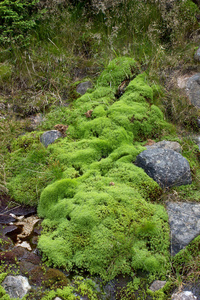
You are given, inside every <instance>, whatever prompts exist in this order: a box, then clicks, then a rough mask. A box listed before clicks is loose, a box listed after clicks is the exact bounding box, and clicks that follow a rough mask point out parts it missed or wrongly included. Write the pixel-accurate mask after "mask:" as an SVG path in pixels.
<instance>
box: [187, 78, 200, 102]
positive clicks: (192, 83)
mask: <svg viewBox="0 0 200 300" xmlns="http://www.w3.org/2000/svg"><path fill="white" fill-rule="evenodd" d="M186 90H187V93H188V96H189V99H190V101H191V103H192V104H193V105H194V106H196V107H197V108H200V73H197V74H195V75H193V76H192V77H190V78H189V79H188V80H187V83H186Z"/></svg>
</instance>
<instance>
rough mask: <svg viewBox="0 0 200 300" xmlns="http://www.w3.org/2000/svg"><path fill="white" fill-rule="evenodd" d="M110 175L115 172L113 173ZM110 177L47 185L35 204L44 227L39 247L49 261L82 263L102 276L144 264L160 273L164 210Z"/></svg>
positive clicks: (164, 256) (165, 236)
mask: <svg viewBox="0 0 200 300" xmlns="http://www.w3.org/2000/svg"><path fill="white" fill-rule="evenodd" d="M113 177H114V176H113ZM113 177H106V176H103V177H102V176H100V175H97V172H96V173H95V172H93V174H92V172H91V174H90V175H89V176H88V178H86V177H85V178H84V179H81V178H80V179H73V180H69V179H66V180H62V181H58V182H55V183H54V184H53V185H50V186H48V187H47V188H46V189H45V190H44V191H43V193H42V195H41V199H40V203H39V206H38V213H39V215H40V216H42V217H44V218H46V220H45V221H44V222H43V226H44V231H45V233H44V234H43V235H42V236H41V238H40V240H39V244H38V247H39V248H40V249H41V250H42V251H43V253H44V255H45V257H46V258H47V259H48V263H49V264H54V265H56V266H59V267H64V268H66V269H67V270H71V269H72V268H74V267H78V268H84V269H86V270H88V271H89V272H90V273H91V274H99V275H100V276H101V277H102V278H103V279H104V280H109V279H112V278H114V277H115V276H116V275H118V274H120V273H124V274H125V273H127V274H131V273H132V272H133V270H134V271H135V270H140V269H141V270H143V271H147V272H150V273H153V274H155V273H159V274H162V273H164V272H165V267H166V263H167V256H168V247H169V232H168V226H167V214H166V212H165V209H164V208H163V207H162V206H159V205H153V204H151V203H147V202H146V201H145V200H144V198H143V197H142V196H141V195H140V194H139V192H138V191H137V190H136V189H134V188H132V187H129V186H128V185H127V184H125V183H120V182H117V181H116V182H115V184H114V185H112V184H111V185H110V182H111V180H112V179H113Z"/></svg>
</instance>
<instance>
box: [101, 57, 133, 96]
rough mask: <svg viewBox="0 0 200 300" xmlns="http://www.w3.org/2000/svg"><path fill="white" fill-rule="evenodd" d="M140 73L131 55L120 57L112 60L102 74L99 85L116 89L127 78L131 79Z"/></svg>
mask: <svg viewBox="0 0 200 300" xmlns="http://www.w3.org/2000/svg"><path fill="white" fill-rule="evenodd" d="M137 73H138V68H137V64H136V62H135V61H134V59H132V58H129V57H123V58H122V57H118V58H116V59H114V60H112V61H111V62H110V63H109V65H108V66H107V68H106V69H105V70H104V71H103V72H102V74H101V75H100V77H99V79H98V81H97V86H100V87H101V86H104V87H110V88H111V89H112V90H113V91H116V89H117V87H118V86H119V85H120V83H122V81H123V80H125V79H131V78H133V77H134V76H135V75H136V74H137Z"/></svg>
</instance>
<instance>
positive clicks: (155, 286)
mask: <svg viewBox="0 0 200 300" xmlns="http://www.w3.org/2000/svg"><path fill="white" fill-rule="evenodd" d="M165 284H166V281H162V280H155V281H154V282H153V283H152V284H151V285H150V287H149V289H150V290H151V291H153V292H155V291H158V290H160V289H162V288H163V287H164V286H165Z"/></svg>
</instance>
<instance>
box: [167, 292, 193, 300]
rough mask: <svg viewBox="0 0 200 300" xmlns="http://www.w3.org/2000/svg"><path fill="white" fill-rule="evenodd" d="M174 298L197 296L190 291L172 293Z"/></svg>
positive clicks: (173, 299) (190, 299) (177, 299)
mask: <svg viewBox="0 0 200 300" xmlns="http://www.w3.org/2000/svg"><path fill="white" fill-rule="evenodd" d="M171 299H172V300H195V299H197V297H196V296H195V295H194V294H193V293H192V292H190V291H185V292H181V293H176V294H173V295H172V298H171Z"/></svg>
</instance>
